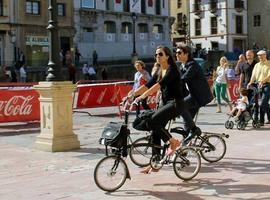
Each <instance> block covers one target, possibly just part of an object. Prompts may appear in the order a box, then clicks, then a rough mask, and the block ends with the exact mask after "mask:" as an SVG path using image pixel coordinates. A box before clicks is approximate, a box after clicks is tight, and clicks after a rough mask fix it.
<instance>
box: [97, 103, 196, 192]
mask: <svg viewBox="0 0 270 200" xmlns="http://www.w3.org/2000/svg"><path fill="white" fill-rule="evenodd" d="M135 104H136V103H135V102H133V103H132V104H131V106H130V108H129V109H127V106H126V105H127V100H126V101H124V108H125V110H124V113H125V114H124V116H125V117H124V123H112V122H111V123H109V124H108V125H107V126H106V127H105V128H104V131H103V134H102V137H101V139H100V143H101V144H104V145H105V147H106V157H104V158H102V159H101V160H100V161H99V162H98V163H97V165H96V167H95V170H94V180H95V183H96V185H97V186H98V187H99V188H100V189H102V190H104V191H108V192H113V191H115V190H117V189H119V188H120V187H121V186H122V185H123V184H124V183H125V181H126V179H130V178H131V177H130V173H129V170H128V166H127V164H126V162H125V160H124V158H126V157H127V156H128V152H129V153H130V157H131V160H132V159H133V160H132V161H133V162H134V157H135V154H136V152H137V151H133V152H132V151H131V149H133V150H136V149H137V148H140V146H141V143H140V144H137V143H131V144H128V141H129V139H128V138H129V137H130V136H129V135H130V130H129V128H128V116H129V113H130V111H131V110H132V108H133V105H135ZM149 145H150V144H149ZM108 146H109V147H111V148H112V153H111V154H110V155H109V153H108V148H107V147H108ZM151 147H153V144H152V145H151ZM155 148H160V149H162V150H163V151H162V154H161V155H162V156H161V157H158V159H157V157H154V156H153V157H152V159H151V165H153V167H154V168H157V165H156V164H155V162H158V164H160V163H161V162H163V161H166V162H170V163H173V168H174V172H175V174H176V175H177V176H178V177H179V178H181V179H184V180H189V179H191V178H193V177H195V176H196V175H197V174H198V172H199V170H200V166H201V160H200V156H199V154H198V152H197V151H196V150H195V149H194V148H192V147H185V148H180V149H178V150H177V151H176V152H175V154H174V155H173V156H167V155H166V153H165V152H166V150H167V148H168V146H167V145H163V146H161V145H160V146H155ZM171 158H173V159H171ZM149 161H150V160H148V164H149ZM163 164H165V162H163Z"/></svg>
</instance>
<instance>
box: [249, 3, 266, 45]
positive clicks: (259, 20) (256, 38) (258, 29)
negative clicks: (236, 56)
mask: <svg viewBox="0 0 270 200" xmlns="http://www.w3.org/2000/svg"><path fill="white" fill-rule="evenodd" d="M269 13H270V1H268V0H261V1H260V2H259V3H258V1H256V0H248V36H249V37H248V46H249V48H254V49H262V48H266V49H270V37H269V36H270V34H269V33H270V26H269V24H268V22H269V21H268V20H270V15H269Z"/></svg>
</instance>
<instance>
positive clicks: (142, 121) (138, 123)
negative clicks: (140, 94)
mask: <svg viewBox="0 0 270 200" xmlns="http://www.w3.org/2000/svg"><path fill="white" fill-rule="evenodd" d="M154 113H155V111H154V110H147V111H144V112H143V113H141V114H140V115H139V116H138V117H136V118H135V120H134V122H133V124H132V126H133V128H135V129H136V130H139V131H151V129H150V128H149V126H148V122H149V121H150V120H151V117H152V115H153V114H154Z"/></svg>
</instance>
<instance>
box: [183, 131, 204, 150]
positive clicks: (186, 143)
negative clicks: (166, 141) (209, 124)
mask: <svg viewBox="0 0 270 200" xmlns="http://www.w3.org/2000/svg"><path fill="white" fill-rule="evenodd" d="M201 134H202V131H201V129H200V128H199V127H195V129H194V130H193V131H190V133H189V134H188V136H187V137H186V138H185V139H184V140H183V143H182V145H183V146H187V145H188V143H189V142H190V141H191V140H192V139H193V138H194V136H196V135H197V136H199V135H201Z"/></svg>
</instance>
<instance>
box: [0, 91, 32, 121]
mask: <svg viewBox="0 0 270 200" xmlns="http://www.w3.org/2000/svg"><path fill="white" fill-rule="evenodd" d="M33 98H34V96H31V95H28V96H13V97H11V98H10V99H9V100H5V101H0V116H16V115H30V114H31V113H32V105H31V104H30V101H31V100H32V99H33Z"/></svg>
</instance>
